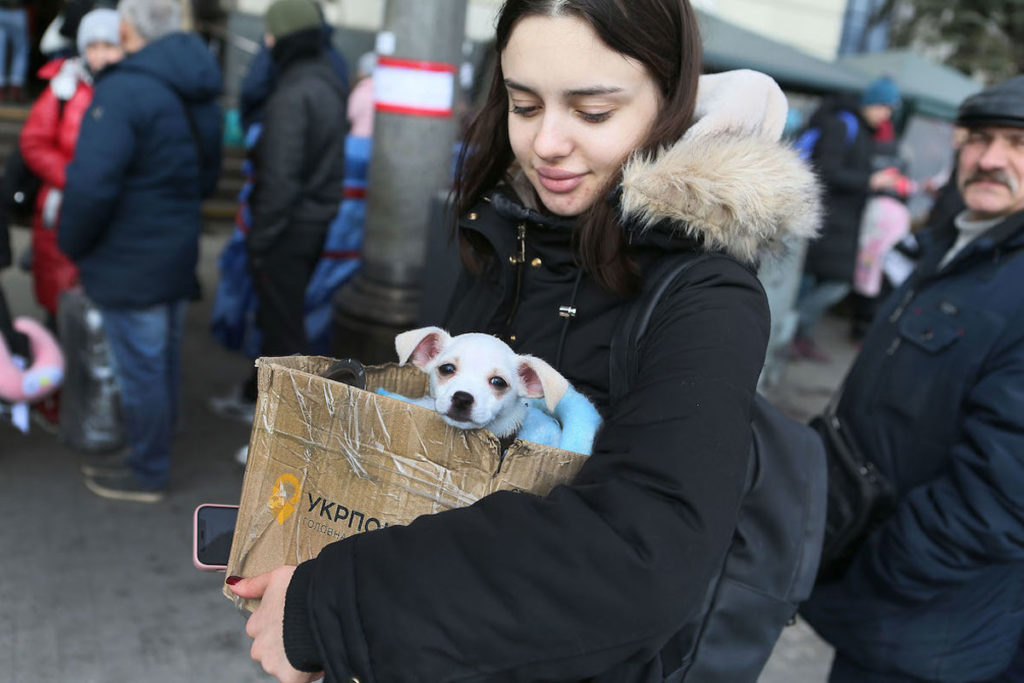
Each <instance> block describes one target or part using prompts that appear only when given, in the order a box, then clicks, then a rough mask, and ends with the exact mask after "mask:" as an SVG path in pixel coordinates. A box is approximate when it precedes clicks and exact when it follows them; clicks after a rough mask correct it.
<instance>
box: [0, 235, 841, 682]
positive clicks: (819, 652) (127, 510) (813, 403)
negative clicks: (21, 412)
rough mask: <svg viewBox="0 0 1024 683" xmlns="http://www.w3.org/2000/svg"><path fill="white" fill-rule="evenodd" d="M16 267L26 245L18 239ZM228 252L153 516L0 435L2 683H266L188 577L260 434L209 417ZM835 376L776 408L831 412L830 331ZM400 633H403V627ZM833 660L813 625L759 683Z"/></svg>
mask: <svg viewBox="0 0 1024 683" xmlns="http://www.w3.org/2000/svg"><path fill="white" fill-rule="evenodd" d="M13 236H14V242H15V247H16V249H17V250H18V251H20V249H21V248H22V247H24V245H25V244H26V243H27V241H28V235H27V232H26V231H24V230H20V229H18V230H15V231H14V235H13ZM224 240H225V236H206V237H204V238H203V243H202V262H201V267H200V279H201V281H202V284H203V290H204V295H205V296H204V299H203V300H202V301H200V302H197V303H195V304H193V305H192V306H191V307H190V310H189V314H188V319H187V328H186V333H185V342H184V344H185V348H184V354H185V357H186V359H187V361H186V363H185V369H184V373H185V376H184V389H183V417H184V423H183V429H182V431H181V433H180V435H179V437H178V438H177V440H176V442H175V444H174V454H175V464H174V469H173V473H172V482H171V486H172V490H171V492H170V494H169V496H168V498H167V499H166V500H165V501H164V502H163V503H161V504H157V505H138V504H130V503H117V502H113V501H107V500H103V499H100V498H97V497H95V496H93V495H92V494H91V493H89V492H88V491H87V490H86V489H85V487H84V485H83V484H82V478H81V475H80V474H79V471H78V467H79V460H78V456H77V455H76V453H75V452H73V451H71V450H70V449H68V448H66V447H64V446H62V445H60V444H59V443H57V442H56V440H55V439H54V438H53V437H52V436H49V435H47V434H44V433H42V432H41V431H39V430H34V431H33V432H32V433H31V434H29V435H27V436H23V435H21V434H19V433H17V432H15V431H14V430H13V429H12V428H11V427H10V426H9V425H2V424H0V518H2V519H3V522H4V523H3V524H2V525H0V548H3V549H4V552H3V553H2V555H0V683H29V682H30V681H31V682H35V681H74V682H75V683H93V682H94V683H130V682H136V681H147V682H148V681H154V682H157V683H191V682H194V681H209V680H217V681H231V682H237V683H247V682H249V681H253V682H255V681H266V680H268V678H267V677H266V676H265V674H263V672H262V670H261V669H260V668H259V667H258V666H257V665H256V664H254V663H253V662H252V661H251V660H250V659H249V646H250V641H249V639H248V638H247V637H246V636H245V633H244V621H245V619H244V617H243V616H242V614H240V613H239V612H238V611H237V610H236V609H235V608H234V607H233V606H232V605H231V603H230V602H229V601H228V600H227V599H225V598H224V597H222V596H221V594H220V587H221V582H222V581H223V575H222V574H211V573H204V572H199V571H197V570H196V569H194V568H193V567H192V561H191V534H192V528H191V524H192V510H193V508H194V507H195V506H196V505H197V504H199V503H202V502H219V503H234V502H237V501H238V496H239V493H240V484H241V477H242V469H241V467H239V466H238V465H237V464H235V462H234V461H233V460H232V454H233V453H234V451H235V449H237V448H238V446H240V445H241V444H243V443H245V442H246V441H247V440H248V433H249V428H248V427H247V426H245V425H242V424H239V423H234V422H230V421H226V420H223V419H221V418H218V417H216V416H214V415H212V414H211V413H210V412H209V410H208V409H207V400H208V398H209V397H210V396H211V395H215V394H221V393H224V392H226V391H227V390H228V389H229V388H230V387H231V386H232V385H233V384H234V383H236V382H237V381H238V380H240V379H241V378H242V377H244V376H245V374H246V372H248V368H249V363H248V362H247V361H246V360H245V359H243V358H240V357H238V356H236V355H232V354H229V353H228V352H226V351H224V350H222V349H221V348H220V347H219V346H218V345H217V344H216V343H215V342H214V341H213V340H212V339H211V337H210V335H209V333H208V319H209V309H210V302H211V300H212V296H213V292H214V287H215V285H216V257H217V255H218V253H219V251H220V248H221V246H222V245H223V243H224ZM0 284H2V286H3V288H4V290H5V291H6V293H7V296H8V298H9V300H10V302H11V306H12V308H13V309H14V312H15V314H29V315H35V316H39V311H38V309H36V308H35V307H34V306H33V303H32V298H31V292H30V281H29V278H28V276H27V275H25V274H24V273H21V272H18V271H15V270H10V269H9V270H7V271H5V272H4V273H3V274H2V275H0ZM826 322H827V323H828V324H827V326H826V329H825V330H824V332H825V336H823V338H822V341H823V342H824V344H825V346H826V348H828V350H829V351H830V353H833V354H834V356H835V358H834V362H833V363H831V364H829V365H817V364H807V363H798V364H794V365H793V366H791V368H790V369H789V371H788V372H787V374H786V377H785V381H784V382H783V383H782V385H780V386H779V387H777V388H775V389H774V390H772V391H770V392H769V393H770V397H771V398H773V400H775V401H776V402H778V403H779V405H780V406H782V407H783V408H784V409H785V410H787V411H790V412H792V413H793V414H795V415H798V416H801V417H805V416H807V415H810V414H812V413H813V412H814V411H816V410H817V409H819V408H820V407H821V406H822V405H824V403H825V402H826V401H827V399H828V396H829V394H830V392H831V389H832V387H834V386H835V385H836V384H838V381H839V378H840V377H841V375H842V373H843V370H844V368H845V365H846V364H847V363H848V362H849V360H850V358H852V354H853V349H852V347H850V346H849V345H848V344H846V343H845V341H844V340H843V338H842V335H841V334H840V333H839V326H838V325H837V324H836V323H837V321H826ZM396 627H400V625H396ZM830 658H831V652H830V650H829V649H828V648H827V646H825V645H824V644H823V643H822V642H821V641H820V640H818V639H817V638H816V637H815V636H814V634H813V633H812V632H811V631H810V629H808V628H807V627H806V626H805V625H803V624H799V623H798V624H797V625H795V626H793V627H790V628H787V629H786V631H785V633H784V634H783V638H782V639H781V640H780V643H779V646H778V647H777V648H776V653H775V655H774V656H773V658H772V660H771V662H769V665H768V667H767V668H766V670H765V672H764V674H763V675H762V677H761V679H760V680H761V683H794V682H796V683H804V682H806V683H820V682H822V681H824V679H825V675H826V672H827V668H828V663H829V661H830Z"/></svg>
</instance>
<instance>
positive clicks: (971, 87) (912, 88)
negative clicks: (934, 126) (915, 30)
mask: <svg viewBox="0 0 1024 683" xmlns="http://www.w3.org/2000/svg"><path fill="white" fill-rule="evenodd" d="M839 63H840V64H841V65H842V66H845V67H847V68H850V69H852V70H855V71H858V72H860V73H863V74H865V75H866V76H868V77H869V78H872V79H874V78H877V77H879V76H883V75H888V76H890V77H892V79H893V80H895V81H896V84H897V85H898V86H899V87H900V92H901V93H902V94H903V99H904V100H905V101H906V102H907V104H908V106H909V107H911V108H912V109H913V110H914V111H915V112H917V113H920V114H926V115H928V116H935V117H938V118H942V119H946V120H950V121H952V120H953V119H954V118H956V111H957V109H958V108H959V107H960V103H961V102H963V100H964V98H966V97H967V96H969V95H973V94H974V93H976V92H978V91H979V90H981V88H982V87H983V86H982V84H981V83H978V82H977V81H975V80H973V79H971V78H968V77H967V76H965V75H964V74H962V73H960V72H959V71H957V70H956V69H953V68H950V67H948V66H944V65H942V64H938V63H936V62H933V61H931V60H930V59H927V58H925V57H922V56H921V55H919V54H917V53H915V52H912V51H911V50H887V51H885V52H873V53H868V54H862V55H850V56H847V57H843V58H842V59H840V60H839Z"/></svg>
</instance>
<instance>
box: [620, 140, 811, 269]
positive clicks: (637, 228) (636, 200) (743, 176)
mask: <svg viewBox="0 0 1024 683" xmlns="http://www.w3.org/2000/svg"><path fill="white" fill-rule="evenodd" d="M620 202H621V213H622V218H623V221H624V223H625V224H626V225H628V226H630V228H631V232H632V233H633V235H634V236H635V237H638V238H639V239H641V240H642V239H643V235H644V234H645V233H646V232H648V231H655V232H659V233H669V234H674V233H681V234H682V235H685V236H686V237H689V238H692V239H697V240H699V241H700V242H701V243H702V244H703V245H704V247H705V248H707V249H715V250H722V251H725V252H726V253H728V254H730V255H731V256H733V257H735V258H737V259H739V260H741V261H744V262H747V263H752V262H755V261H756V260H757V259H758V258H760V257H761V256H763V255H764V254H765V253H773V252H779V251H781V250H783V249H784V247H785V242H786V241H787V240H789V239H793V238H811V237H814V236H815V235H816V234H817V230H818V225H819V222H820V219H821V211H822V208H821V189H820V186H819V184H818V181H817V179H816V178H815V176H814V174H813V172H812V171H811V169H810V168H809V167H808V166H807V164H805V163H804V162H802V161H801V160H800V159H799V158H798V157H797V154H796V152H795V151H794V150H793V149H792V148H790V147H789V146H787V145H785V144H783V143H780V142H775V141H773V140H769V139H766V138H765V137H760V136H752V135H744V134H734V133H730V132H716V133H713V134H708V135H698V136H689V135H687V136H685V137H684V138H683V139H681V140H680V141H679V142H677V143H676V144H675V145H673V146H672V147H671V148H668V149H665V150H662V151H661V153H659V154H658V155H657V156H656V157H655V158H653V159H650V158H643V157H634V158H633V159H631V160H630V161H629V162H628V163H627V164H626V166H625V168H624V169H623V176H622V188H621V199H620Z"/></svg>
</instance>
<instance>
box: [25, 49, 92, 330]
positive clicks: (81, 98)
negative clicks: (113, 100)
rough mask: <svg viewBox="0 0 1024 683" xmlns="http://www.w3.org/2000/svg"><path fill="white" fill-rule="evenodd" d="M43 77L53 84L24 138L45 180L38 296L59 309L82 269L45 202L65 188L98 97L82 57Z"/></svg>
mask: <svg viewBox="0 0 1024 683" xmlns="http://www.w3.org/2000/svg"><path fill="white" fill-rule="evenodd" d="M39 76H40V78H42V79H44V80H49V81H50V85H49V87H47V88H46V89H45V90H44V91H43V93H42V94H41V95H40V96H39V99H37V100H36V102H35V104H34V105H32V111H31V112H29V115H28V119H26V121H25V126H24V128H22V130H21V137H20V139H19V143H20V146H21V155H22V157H23V158H24V159H25V164H26V165H27V166H28V167H29V168H30V169H31V170H32V172H33V173H35V174H36V175H38V176H39V178H40V179H41V180H42V187H40V190H39V195H38V197H37V198H36V208H35V213H34V215H33V218H32V270H33V275H34V280H35V291H36V299H37V300H38V301H39V303H40V305H42V306H43V308H45V309H46V310H48V311H49V312H50V313H53V314H56V312H57V300H58V298H59V296H60V293H61V292H62V291H64V290H65V289H69V288H71V287H73V286H75V285H76V284H77V283H78V270H77V269H76V268H75V266H74V264H73V263H72V262H71V261H70V260H69V259H68V258H67V256H65V255H64V254H63V253H62V252H61V251H60V249H59V248H58V247H57V221H56V217H55V219H54V221H53V222H52V224H51V225H50V226H46V225H44V224H43V207H44V205H45V203H46V199H47V197H48V196H49V194H50V191H51V190H53V189H57V190H63V189H64V171H65V169H66V168H67V165H68V164H69V163H70V162H71V158H72V156H74V153H75V142H76V141H77V140H78V131H79V129H80V127H81V124H82V117H83V116H84V115H85V112H86V110H87V109H88V108H89V103H90V102H91V101H92V84H91V82H90V80H88V76H87V74H86V71H85V66H84V64H83V63H82V62H81V61H79V60H77V59H74V60H71V59H69V60H54V61H52V62H50V63H49V64H47V65H45V66H44V67H43V68H42V69H40V71H39ZM62 102H63V106H61V103H62Z"/></svg>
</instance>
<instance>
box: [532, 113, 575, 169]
mask: <svg viewBox="0 0 1024 683" xmlns="http://www.w3.org/2000/svg"><path fill="white" fill-rule="evenodd" d="M533 151H534V153H535V154H536V155H537V156H539V157H540V158H542V159H558V158H561V157H565V156H568V155H569V153H570V152H572V139H571V137H570V136H569V134H568V129H567V126H566V122H565V121H564V119H562V117H560V116H558V115H557V114H555V113H549V112H545V113H544V115H543V118H542V119H541V121H540V126H539V128H538V129H537V135H536V136H535V137H534V138H533Z"/></svg>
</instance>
